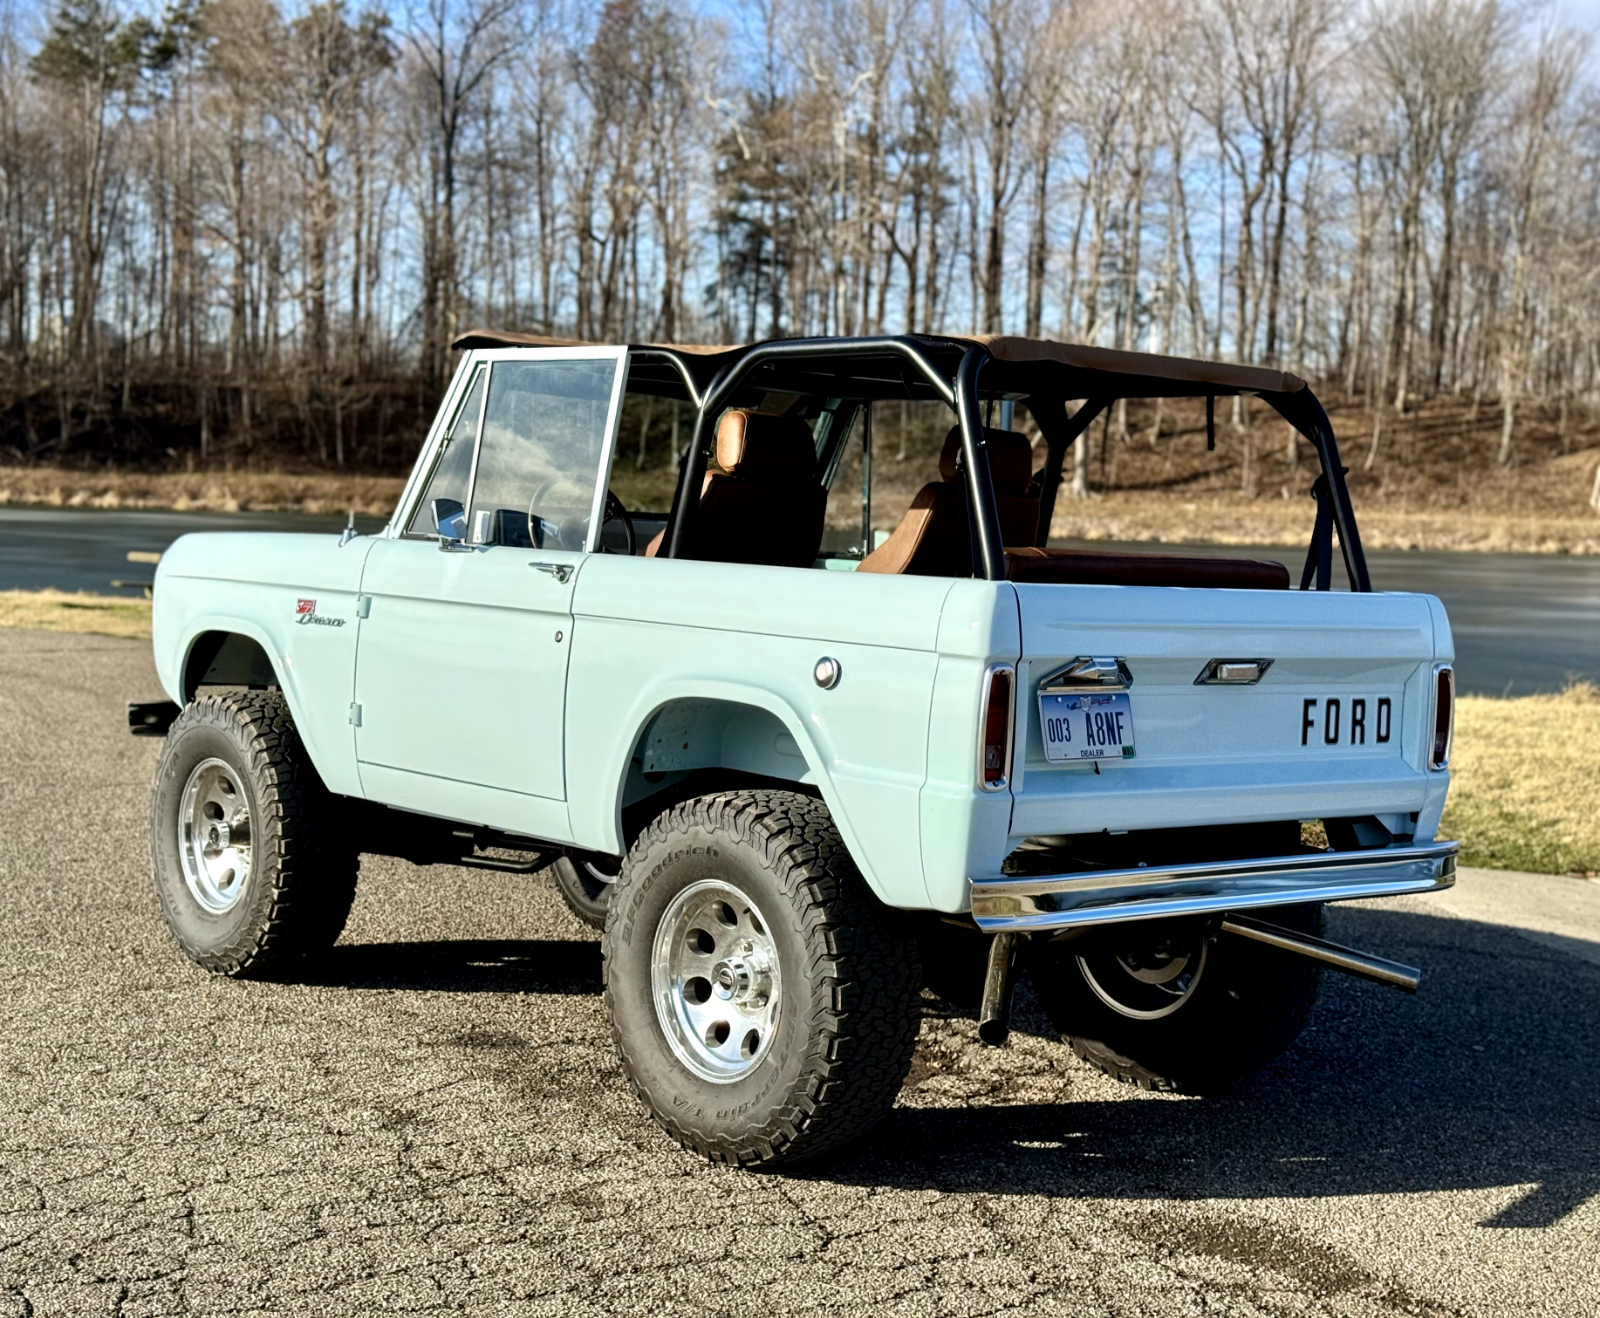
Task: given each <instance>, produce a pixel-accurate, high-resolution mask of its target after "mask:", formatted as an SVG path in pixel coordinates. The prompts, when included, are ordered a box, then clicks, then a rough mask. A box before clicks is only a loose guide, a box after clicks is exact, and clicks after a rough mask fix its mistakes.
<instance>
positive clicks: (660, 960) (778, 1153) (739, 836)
mask: <svg viewBox="0 0 1600 1318" xmlns="http://www.w3.org/2000/svg"><path fill="white" fill-rule="evenodd" d="M602 950H603V953H604V957H605V981H606V1004H607V1006H608V1007H609V1009H610V1012H611V1025H612V1033H613V1035H614V1037H615V1040H616V1046H617V1052H618V1055H619V1057H620V1059H621V1062H622V1069H623V1072H624V1073H625V1074H626V1076H627V1077H628V1083H629V1084H630V1085H631V1086H632V1088H633V1091H634V1093H635V1094H637V1095H638V1096H639V1098H640V1099H641V1100H642V1101H643V1103H644V1104H645V1106H646V1107H647V1108H648V1109H649V1110H650V1112H651V1114H652V1115H653V1116H654V1117H655V1119H656V1120H657V1121H658V1122H659V1123H660V1124H661V1125H662V1126H663V1127H664V1128H665V1129H666V1131H667V1133H668V1134H670V1135H671V1136H672V1137H673V1138H674V1139H676V1140H677V1141H678V1142H679V1143H680V1144H682V1145H683V1146H684V1147H685V1148H688V1149H692V1150H694V1151H695V1152H697V1153H700V1154H703V1155H705V1156H706V1157H709V1158H712V1159H715V1160H717V1161H719V1162H726V1163H732V1164H736V1165H738V1164H743V1165H753V1164H763V1163H765V1164H771V1163H777V1162H782V1161H791V1160H793V1159H797V1158H801V1157H807V1156H810V1155H813V1154H817V1153H820V1152H822V1151H824V1150H826V1149H830V1148H833V1147H835V1146H837V1145H839V1144H842V1143H844V1142H846V1141H847V1140H850V1139H853V1138H854V1137H855V1136H857V1135H859V1134H860V1133H861V1132H862V1131H864V1130H865V1129H866V1128H867V1127H868V1126H870V1125H871V1124H872V1123H873V1122H875V1121H876V1120H878V1118H880V1117H881V1116H883V1114H884V1113H885V1112H887V1111H888V1110H889V1109H890V1108H891V1107H892V1106H893V1105H894V1100H895V1096H896V1095H897V1094H898V1093H899V1091H900V1085H901V1082H902V1081H903V1080H904V1079H905V1074H906V1071H907V1069H908V1068H909V1066H910V1064H911V1054H912V1050H913V1048H914V1046H915V1044H916V1037H917V1030H918V1025H919V1019H918V1012H917V1000H918V984H919V971H918V966H917V955H916V939H915V937H914V935H913V934H912V932H911V931H910V929H909V928H908V927H907V925H906V922H905V920H904V919H903V918H902V917H901V916H899V915H898V914H897V913H896V912H894V911H891V910H889V909H888V908H886V907H884V906H883V905H882V904H880V903H879V902H878V900H877V899H876V898H875V897H874V896H873V895H872V893H871V892H870V891H869V890H868V888H867V885H866V882H865V880H864V879H863V878H862V877H861V874H860V872H859V871H858V870H857V869H856V867H855V865H854V864H853V863H852V861H851V860H850V857H849V854H848V852H847V851H846V850H845V847H844V843H843V841H842V840H841V839H840V837H839V833H838V830H837V829H836V828H835V827H834V824H833V821H832V818H831V817H830V816H829V814H828V810H827V807H826V806H824V805H823V804H822V802H820V801H818V800H816V799H814V798H813V797H809V796H805V795H803V794H800V793H796V792H782V791H749V792H730V793H725V794H719V795H715V796H703V797H699V798H696V799H694V800H691V801H686V802H684V803H682V804H681V805H678V806H676V807H674V808H673V809H672V810H670V811H668V812H667V813H665V814H663V815H661V816H660V817H658V818H657V819H656V820H655V822H654V823H652V824H651V825H650V827H649V828H648V829H646V830H645V832H644V834H643V835H642V836H641V837H640V838H639V840H638V841H637V842H636V843H635V844H634V846H633V849H632V850H631V851H630V852H629V853H628V857H627V860H626V861H625V863H624V865H623V868H622V874H621V876H620V878H619V879H618V881H617V883H616V886H615V889H614V891H613V894H612V901H611V910H610V913H609V916H608V919H607V923H606V933H605V939H604V941H603V943H602Z"/></svg>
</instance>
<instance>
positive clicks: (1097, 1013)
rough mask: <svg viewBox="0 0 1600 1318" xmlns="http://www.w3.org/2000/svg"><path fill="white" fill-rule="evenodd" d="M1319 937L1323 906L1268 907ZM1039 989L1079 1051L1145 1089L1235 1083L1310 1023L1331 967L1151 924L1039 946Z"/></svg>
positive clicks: (1203, 1088)
mask: <svg viewBox="0 0 1600 1318" xmlns="http://www.w3.org/2000/svg"><path fill="white" fill-rule="evenodd" d="M1264 914H1265V916H1266V918H1268V919H1270V920H1271V921H1272V922H1273V923H1274V924H1279V925H1282V926H1283V927H1284V928H1286V929H1292V930H1295V931H1296V932H1298V933H1305V934H1311V935H1313V936H1319V935H1320V934H1321V932H1322V907H1321V906H1318V905H1310V906H1293V907H1281V908H1278V909H1276V910H1273V911H1270V912H1266V913H1264ZM1034 953H1035V954H1034V957H1033V965H1032V969H1031V972H1030V973H1031V977H1032V980H1033V986H1034V991H1035V993H1036V994H1037V996H1038V998H1039V1001H1040V1004H1041V1005H1042V1006H1043V1007H1044V1009H1045V1011H1046V1013H1047V1014H1048V1015H1049V1017H1050V1020H1051V1022H1052V1023H1053V1024H1054V1025H1055V1027H1056V1028H1057V1029H1059V1030H1060V1031H1061V1032H1062V1034H1064V1035H1065V1036H1066V1037H1067V1041H1068V1042H1069V1043H1070V1044H1071V1046H1072V1050H1073V1051H1074V1052H1075V1053H1077V1054H1078V1056H1079V1057H1081V1058H1082V1059H1083V1060H1084V1061H1086V1062H1088V1063H1089V1064H1090V1065H1091V1066H1093V1067H1096V1068H1097V1069H1099V1070H1101V1071H1103V1072H1105V1074H1107V1075H1109V1076H1111V1077H1112V1078H1113V1079H1116V1080H1122V1081H1126V1082H1127V1083H1129V1084H1136V1085H1139V1086H1140V1087H1141V1088H1144V1089H1155V1090H1187V1091H1190V1092H1198V1093H1204V1092H1208V1091H1215V1090H1219V1089H1226V1088H1227V1087H1228V1086H1229V1085H1230V1084H1232V1083H1233V1082H1234V1081H1235V1080H1237V1079H1239V1078H1240V1077H1242V1076H1245V1075H1248V1074H1250V1073H1251V1072H1252V1071H1258V1070H1260V1069H1261V1068H1262V1067H1263V1066H1265V1065H1267V1063H1269V1062H1271V1061H1272V1060H1273V1059H1274V1058H1275V1057H1277V1056H1278V1055H1279V1054H1280V1053H1282V1052H1283V1050H1284V1049H1285V1048H1287V1047H1288V1046H1289V1045H1290V1044H1291V1043H1293V1042H1294V1040H1295V1038H1296V1037H1297V1036H1298V1035H1299V1033H1300V1031H1301V1030H1302V1029H1304V1028H1305V1023H1306V1020H1307V1018H1308V1017H1309V1015H1310V1013H1311V1008H1312V1005H1313V1004H1314V1003H1315V1001H1316V996H1317V987H1318V984H1319V982H1320V972H1319V970H1318V967H1317V965H1316V963H1315V962H1313V961H1309V960H1307V959H1306V958H1305V957H1301V956H1296V955H1295V954H1294V953H1292V952H1284V951H1280V950H1279V949H1277V948H1271V947H1267V946H1266V945H1265V944H1262V943H1257V942H1252V941H1249V940H1246V939H1243V938H1236V937H1232V936H1229V935H1227V934H1220V933H1218V932H1217V931H1216V930H1215V928H1214V926H1212V925H1211V924H1209V923H1205V924H1202V923H1200V922H1197V921H1170V922H1169V921H1140V922H1138V923H1133V924H1128V925H1124V926H1119V927H1115V928H1111V929H1106V930H1100V931H1096V932H1094V933H1092V934H1089V935H1086V936H1084V937H1083V938H1080V939H1078V940H1075V941H1071V942H1061V941H1057V942H1050V943H1045V944H1042V945H1040V946H1038V947H1036V948H1035V949H1034Z"/></svg>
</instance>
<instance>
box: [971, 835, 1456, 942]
mask: <svg viewBox="0 0 1600 1318" xmlns="http://www.w3.org/2000/svg"><path fill="white" fill-rule="evenodd" d="M1459 850H1460V844H1459V843H1456V842H1428V843H1424V844H1423V845H1421V846H1415V845H1412V846H1398V847H1379V848H1375V849H1373V850H1371V851H1324V852H1311V853H1308V854H1305V855H1291V856H1264V857H1259V858H1256V859H1253V860H1232V861H1204V862H1200V863H1197V864H1187V865H1164V866H1159V867H1154V866H1144V867H1141V868H1138V869H1121V870H1091V871H1088V872H1083V873H1073V874H1042V875H1032V876H1028V877H1012V876H1010V875H998V876H995V877H993V878H979V879H973V880H972V918H973V920H974V921H976V922H977V924H978V927H979V928H981V929H985V930H987V931H989V932H990V933H998V932H1001V931H1005V930H1016V931H1023V930H1025V931H1030V932H1031V931H1037V930H1050V929H1069V928H1072V927H1074V926H1077V925H1086V924H1103V923H1107V922H1110V921H1113V920H1152V919H1157V918H1159V917H1163V916H1173V915H1204V914H1209V913H1214V912H1217V911H1243V910H1249V909H1251V908H1254V907H1263V906H1289V905H1294V904H1296V903H1299V902H1335V901H1351V900H1353V899H1355V898H1357V897H1396V896H1399V895H1400V894H1402V893H1417V892H1437V891H1439V890H1440V889H1443V888H1448V887H1451V886H1452V885H1453V884H1454V883H1455V881H1456V853H1457V851H1459Z"/></svg>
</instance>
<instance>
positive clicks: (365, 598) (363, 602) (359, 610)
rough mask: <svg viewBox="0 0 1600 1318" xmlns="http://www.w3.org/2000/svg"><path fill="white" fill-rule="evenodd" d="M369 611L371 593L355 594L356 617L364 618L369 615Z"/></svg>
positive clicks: (370, 607)
mask: <svg viewBox="0 0 1600 1318" xmlns="http://www.w3.org/2000/svg"><path fill="white" fill-rule="evenodd" d="M371 613H372V596H371V595H357V596H356V617H358V618H366V617H369V616H370V615H371Z"/></svg>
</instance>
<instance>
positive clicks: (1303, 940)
mask: <svg viewBox="0 0 1600 1318" xmlns="http://www.w3.org/2000/svg"><path fill="white" fill-rule="evenodd" d="M1222 932H1223V933H1225V934H1237V935H1238V936H1239V937H1240V938H1253V939H1255V940H1256V942H1258V943H1265V944H1267V946H1268V947H1276V948H1280V949H1282V950H1283V951H1285V952H1296V953H1298V954H1299V955H1301V956H1304V957H1310V958H1311V959H1312V960H1313V961H1320V962H1321V963H1322V964H1323V965H1325V966H1332V967H1333V968H1334V969H1335V970H1342V971H1344V973H1345V974H1347V975H1354V976H1356V978H1358V979H1370V980H1371V981H1372V982H1373V983H1374V984H1387V985H1388V986H1389V987H1390V988H1397V989H1399V990H1400V991H1401V992H1402V993H1415V992H1416V991H1417V985H1418V984H1420V983H1421V982H1422V972H1421V971H1420V970H1417V969H1416V968H1415V967H1413V966H1407V965H1402V964H1401V963H1400V962H1398V961H1389V960H1387V959H1385V958H1384V957H1381V956H1369V955H1368V954H1367V953H1365V952H1357V951H1356V950H1355V949H1354V948H1351V947H1341V946H1340V945H1339V944H1338V943H1330V942H1328V941H1327V940H1326V939H1323V938H1312V937H1311V936H1310V935H1309V934H1297V933H1295V932H1293V931H1292V930H1289V929H1280V928H1279V927H1278V926H1277V925H1275V924H1267V923H1266V922H1265V921H1262V920H1253V919H1251V918H1250V917H1249V916H1246V915H1229V916H1227V917H1225V918H1224V919H1223V921H1222ZM991 964H992V963H991ZM986 990H987V986H986ZM987 1000H988V999H987V996H985V1001H986V1002H987Z"/></svg>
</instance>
